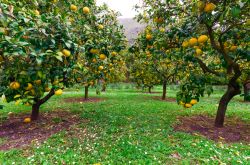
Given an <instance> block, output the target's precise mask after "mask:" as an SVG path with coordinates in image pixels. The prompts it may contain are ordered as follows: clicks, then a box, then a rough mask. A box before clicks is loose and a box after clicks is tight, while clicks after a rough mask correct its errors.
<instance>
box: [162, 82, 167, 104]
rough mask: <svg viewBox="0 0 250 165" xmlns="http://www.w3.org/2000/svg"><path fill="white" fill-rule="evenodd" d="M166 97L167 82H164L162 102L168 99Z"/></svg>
mask: <svg viewBox="0 0 250 165" xmlns="http://www.w3.org/2000/svg"><path fill="white" fill-rule="evenodd" d="M166 95H167V81H166V80H164V81H163V91H162V100H165V99H166Z"/></svg>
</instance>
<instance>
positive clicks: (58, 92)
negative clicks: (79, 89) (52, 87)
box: [55, 89, 63, 96]
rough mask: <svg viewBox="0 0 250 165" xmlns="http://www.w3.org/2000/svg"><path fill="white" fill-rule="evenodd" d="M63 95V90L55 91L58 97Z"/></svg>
mask: <svg viewBox="0 0 250 165" xmlns="http://www.w3.org/2000/svg"><path fill="white" fill-rule="evenodd" d="M62 94H63V90H62V89H58V90H57V91H55V95H56V96H60V95H62Z"/></svg>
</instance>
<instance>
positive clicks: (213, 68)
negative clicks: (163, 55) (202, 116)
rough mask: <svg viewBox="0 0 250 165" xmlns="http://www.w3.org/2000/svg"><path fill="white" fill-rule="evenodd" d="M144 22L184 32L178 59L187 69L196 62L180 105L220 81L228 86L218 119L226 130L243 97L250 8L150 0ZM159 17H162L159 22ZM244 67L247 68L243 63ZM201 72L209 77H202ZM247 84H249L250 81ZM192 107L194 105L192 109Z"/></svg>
mask: <svg viewBox="0 0 250 165" xmlns="http://www.w3.org/2000/svg"><path fill="white" fill-rule="evenodd" d="M143 7H144V10H145V11H144V13H143V14H141V17H145V18H146V19H149V20H150V19H151V20H152V19H154V18H155V21H156V22H159V23H161V22H164V27H165V28H166V29H171V27H176V28H178V29H179V30H181V31H182V33H179V34H178V35H179V41H181V42H183V43H182V44H180V45H179V47H180V49H179V51H177V52H179V53H178V54H179V55H180V57H181V58H182V59H183V63H184V65H183V66H184V67H185V66H188V65H187V63H192V67H193V69H192V68H190V69H189V70H188V72H186V74H188V75H189V76H185V77H186V78H185V80H186V81H183V84H182V85H181V92H179V93H178V96H177V99H178V101H179V103H182V104H183V102H184V103H189V102H190V101H191V100H192V99H193V98H195V99H197V100H198V99H199V97H201V96H203V94H204V92H205V91H206V89H207V88H209V89H210V88H211V85H212V84H213V83H214V82H216V81H223V82H225V83H226V84H227V90H226V92H225V94H224V95H223V96H222V98H221V100H220V102H219V106H218V110H217V115H216V119H215V126H216V127H223V124H224V118H225V114H226V110H227V106H228V104H229V102H230V101H231V99H232V98H234V97H235V96H237V95H239V94H241V84H240V83H241V79H242V78H243V77H244V75H246V74H247V73H246V69H244V68H242V67H240V64H241V65H246V66H248V64H249V62H250V55H249V45H248V44H247V43H248V42H249V35H248V30H249V14H248V9H249V5H248V3H247V2H244V1H240V0H234V1H231V0H216V1H215V0H197V1H189V0H184V1H174V0H169V1H149V0H145V1H144V4H143ZM156 16H157V17H156ZM242 63H243V64H242ZM197 70H198V71H199V72H200V70H201V71H202V72H203V74H197ZM246 82H247V81H246ZM210 91H211V90H210ZM188 106H189V107H191V106H192V105H190V104H189V105H188Z"/></svg>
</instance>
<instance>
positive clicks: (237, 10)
mask: <svg viewBox="0 0 250 165" xmlns="http://www.w3.org/2000/svg"><path fill="white" fill-rule="evenodd" d="M240 12H241V10H240V8H238V7H233V8H232V10H231V14H232V16H233V17H239V16H240Z"/></svg>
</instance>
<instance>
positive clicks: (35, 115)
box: [31, 101, 41, 121]
mask: <svg viewBox="0 0 250 165" xmlns="http://www.w3.org/2000/svg"><path fill="white" fill-rule="evenodd" d="M40 106H41V105H40V103H39V101H38V103H35V104H33V105H32V112H31V120H32V121H34V120H37V119H38V117H39V109H40Z"/></svg>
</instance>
